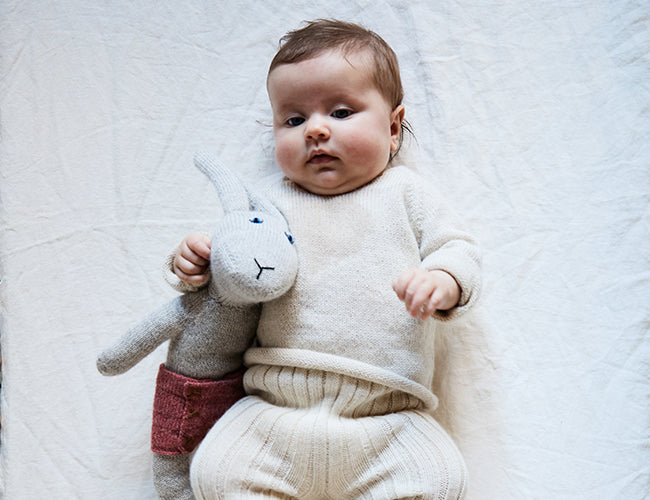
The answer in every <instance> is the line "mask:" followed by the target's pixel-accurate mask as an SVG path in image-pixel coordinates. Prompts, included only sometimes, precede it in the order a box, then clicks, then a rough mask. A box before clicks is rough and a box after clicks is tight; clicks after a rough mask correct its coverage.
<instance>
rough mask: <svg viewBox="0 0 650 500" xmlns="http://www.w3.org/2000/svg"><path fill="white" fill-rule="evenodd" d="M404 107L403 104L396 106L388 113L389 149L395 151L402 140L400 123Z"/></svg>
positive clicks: (404, 111)
mask: <svg viewBox="0 0 650 500" xmlns="http://www.w3.org/2000/svg"><path fill="white" fill-rule="evenodd" d="M405 113H406V109H405V108H404V105H403V104H400V105H399V106H397V107H396V108H395V109H394V110H393V111H392V112H391V114H390V149H391V151H397V150H398V149H399V146H400V144H401V142H402V123H403V122H404V114H405Z"/></svg>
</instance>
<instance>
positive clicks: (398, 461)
mask: <svg viewBox="0 0 650 500" xmlns="http://www.w3.org/2000/svg"><path fill="white" fill-rule="evenodd" d="M346 425H348V426H349V427H350V429H349V430H348V433H349V437H350V439H349V442H348V445H349V449H350V451H348V453H349V454H350V456H349V457H346V458H345V459H344V460H342V461H341V463H340V470H338V471H335V472H334V474H332V477H337V478H339V479H340V481H341V482H342V483H344V484H345V485H346V486H344V487H343V486H342V488H341V490H342V491H343V492H344V494H342V495H341V498H372V499H383V498H390V499H391V500H393V499H420V500H460V499H462V498H463V496H464V494H465V492H466V489H467V470H466V466H465V462H464V460H463V458H462V456H461V454H460V452H459V451H458V448H457V447H456V445H455V444H454V442H453V441H452V440H451V438H450V437H449V436H448V435H447V433H446V432H445V431H444V430H443V429H442V428H441V427H440V425H439V424H438V422H436V420H435V419H434V418H433V417H432V416H431V415H430V414H428V413H426V412H423V411H417V410H405V411H399V412H395V413H389V414H386V415H376V416H370V417H366V418H360V419H355V420H354V421H351V422H348V423H347V424H346ZM330 448H335V447H334V446H330ZM340 449H341V451H343V452H345V446H342V447H341V448H340ZM346 463H347V464H348V465H346ZM352 464H355V465H352ZM355 468H356V469H357V470H356V471H355Z"/></svg>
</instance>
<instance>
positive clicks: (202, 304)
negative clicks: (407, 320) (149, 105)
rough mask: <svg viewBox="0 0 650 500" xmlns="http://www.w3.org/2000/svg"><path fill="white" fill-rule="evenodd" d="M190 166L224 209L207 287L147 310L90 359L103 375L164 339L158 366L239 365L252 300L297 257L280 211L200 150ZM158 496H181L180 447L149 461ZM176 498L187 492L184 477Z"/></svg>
mask: <svg viewBox="0 0 650 500" xmlns="http://www.w3.org/2000/svg"><path fill="white" fill-rule="evenodd" d="M195 164H196V166H197V167H198V168H199V169H200V170H201V171H203V172H204V173H205V174H206V175H207V176H208V177H209V178H210V180H211V181H212V182H213V184H214V185H215V187H216V189H217V191H218V193H219V197H220V199H221V200H222V203H223V208H224V216H223V218H222V219H221V220H220V221H219V222H218V223H217V225H216V227H215V229H214V236H213V239H212V246H211V256H210V268H211V274H212V277H213V279H212V280H211V281H210V284H209V286H208V287H206V288H203V289H201V290H200V291H197V292H188V293H185V294H183V295H181V296H179V297H177V298H175V299H173V300H172V301H171V302H169V303H167V304H165V305H163V306H162V307H160V308H159V309H157V310H156V311H154V312H152V313H151V314H149V315H148V316H147V317H146V318H144V319H143V320H142V321H141V322H140V323H138V324H137V325H136V326H134V327H133V328H131V329H130V330H129V331H128V332H126V334H125V335H124V336H123V337H122V338H121V339H120V340H119V341H118V342H117V343H115V344H114V345H113V346H111V347H109V348H108V349H106V350H105V351H103V352H102V353H101V354H100V355H99V358H98V360H97V367H98V369H99V371H100V372H101V373H102V374H104V375H117V374H120V373H124V372H125V371H127V370H129V369H130V368H131V367H132V366H134V365H135V364H137V363H138V362H139V361H140V360H141V359H143V358H144V357H145V356H147V355H148V354H149V353H151V352H152V351H153V350H154V349H156V348H157V347H158V346H159V345H160V344H162V343H163V342H165V341H166V340H169V341H170V343H169V348H168V351H167V360H166V362H165V367H166V368H167V369H168V370H171V371H173V372H176V373H179V374H181V375H185V376H188V377H193V378H196V379H220V378H222V377H223V376H224V375H225V374H227V373H229V372H232V371H234V370H237V369H238V368H240V367H241V366H242V354H243V352H244V351H245V350H246V348H247V347H248V346H249V345H250V344H251V342H252V340H253V337H254V336H255V332H256V328H257V323H258V319H259V314H260V303H261V302H264V301H268V300H271V299H275V298H277V297H279V296H281V295H282V294H284V293H285V292H286V291H287V290H288V289H289V288H290V287H291V286H292V285H293V283H294V280H295V276H296V273H297V268H298V258H297V255H296V251H295V247H294V246H293V239H292V237H291V235H290V232H289V228H288V226H287V223H286V221H285V219H284V218H283V217H282V215H281V214H280V212H279V211H278V210H277V209H275V208H274V207H273V205H271V204H270V203H269V202H268V201H266V200H265V199H264V198H262V197H260V196H259V195H256V194H254V193H252V192H251V191H250V190H249V189H247V188H245V187H244V185H243V184H242V183H241V182H240V181H239V179H238V178H237V177H236V176H235V175H234V174H233V173H232V172H230V171H229V170H228V169H226V168H224V167H223V166H221V165H220V164H218V163H217V162H216V161H215V160H214V159H213V158H211V157H210V156H209V155H206V154H198V155H197V156H196V157H195ZM154 465H155V468H154V474H155V476H156V477H155V483H156V487H157V488H158V495H159V496H160V498H163V499H172V498H174V499H176V498H181V496H179V493H178V489H179V487H178V483H179V480H178V478H179V477H180V478H181V479H183V478H187V477H188V472H189V471H188V467H189V460H188V459H187V457H184V456H183V455H179V456H176V457H166V458H165V459H162V458H161V459H157V460H155V461H154ZM181 489H183V490H184V493H183V496H182V498H192V496H191V491H190V489H189V481H188V480H185V483H184V486H183V487H182V488H181Z"/></svg>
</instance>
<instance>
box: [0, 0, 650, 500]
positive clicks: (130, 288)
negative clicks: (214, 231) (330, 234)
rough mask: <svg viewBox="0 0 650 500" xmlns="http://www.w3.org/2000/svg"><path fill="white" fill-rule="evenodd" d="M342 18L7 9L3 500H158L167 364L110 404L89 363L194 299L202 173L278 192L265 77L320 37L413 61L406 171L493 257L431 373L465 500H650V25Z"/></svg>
mask: <svg viewBox="0 0 650 500" xmlns="http://www.w3.org/2000/svg"><path fill="white" fill-rule="evenodd" d="M323 4H325V5H324V6H321V5H317V3H316V2H304V1H287V2H263V1H253V0H240V1H237V2H227V1H221V2H216V1H215V2H210V1H207V0H203V1H201V0H188V1H182V2H178V1H175V0H162V1H160V0H159V1H140V2H132V1H125V0H112V1H108V0H107V1H97V2H87V1H82V0H61V1H57V2H52V1H37V0H31V1H30V0H27V1H25V0H4V1H3V2H2V3H1V4H0V44H1V45H0V47H1V49H0V50H1V52H0V58H1V59H0V64H1V66H0V69H1V71H0V79H1V80H0V237H1V241H0V265H1V268H0V275H1V277H2V283H1V284H0V299H1V302H0V306H1V315H2V323H1V339H2V355H3V366H2V369H3V386H2V407H1V411H2V434H1V444H0V452H1V455H0V472H1V476H0V481H1V484H2V491H3V495H4V496H3V497H2V498H6V499H8V500H22V499H29V500H31V499H34V498H53V499H62V500H63V499H65V500H67V499H71V498H79V499H84V500H85V499H100V498H101V499H109V500H111V499H115V500H118V499H119V500H124V499H134V500H141V499H153V498H154V497H155V496H154V492H153V486H152V483H151V474H150V471H149V468H150V453H149V451H148V441H149V426H150V418H151V417H150V412H151V403H152V395H153V384H154V377H155V372H156V366H157V364H158V363H159V362H160V361H161V360H162V359H163V358H164V348H162V349H159V350H158V351H156V353H155V354H154V355H152V356H151V357H150V358H148V359H147V360H146V361H145V362H143V363H141V364H140V365H138V366H137V367H136V368H134V369H133V370H132V371H130V372H128V373H127V374H125V375H122V376H120V377H117V378H102V377H101V376H100V375H99V374H98V373H97V371H96V369H95V356H96V354H97V353H98V351H99V350H100V349H101V348H103V347H104V346H106V345H107V344H108V343H110V342H111V341H112V340H114V339H115V338H116V337H117V336H118V335H120V334H121V333H122V332H123V331H125V329H126V328H127V327H128V326H130V325H131V324H133V323H134V322H135V321H136V320H137V319H139V318H140V317H141V316H142V315H144V314H145V313H146V312H148V311H149V310H151V309H152V308H153V307H154V306H156V305H158V304H161V303H162V302H164V301H166V300H168V299H169V298H170V297H172V296H173V292H172V291H171V290H170V289H169V287H168V286H167V285H166V284H165V283H164V282H163V280H162V277H161V273H160V271H159V268H160V266H161V263H162V261H163V259H164V257H165V255H166V254H167V253H168V252H169V250H170V249H171V248H173V247H174V246H175V245H176V243H177V242H178V241H179V239H180V238H181V237H182V236H183V235H184V234H186V233H187V232H188V231H192V230H197V229H198V230H209V227H210V223H211V221H214V220H216V219H217V218H218V217H219V214H220V208H219V203H218V201H217V200H216V199H215V195H214V191H213V189H212V188H211V186H210V185H209V183H208V182H207V180H206V179H204V178H203V177H202V176H201V174H199V173H198V171H196V170H195V169H194V168H193V167H192V164H191V157H192V154H193V152H194V150H195V149H197V148H198V147H201V146H206V145H208V146H210V147H212V148H213V149H216V150H218V151H220V152H221V155H222V158H223V159H224V160H225V161H226V162H228V163H230V164H232V165H234V166H236V167H237V168H239V169H240V170H241V172H242V173H243V174H244V175H245V176H246V177H248V178H249V179H257V178H259V176H260V175H261V174H264V173H268V172H271V171H273V170H274V169H275V168H276V167H275V165H274V163H273V160H272V144H271V135H270V129H269V127H268V124H269V122H270V112H269V105H268V103H267V97H266V93H265V87H264V80H265V76H266V69H267V66H268V63H269V61H270V59H271V57H272V55H273V54H274V52H275V49H276V44H277V40H278V38H279V37H280V36H281V35H282V34H283V33H284V32H286V31H287V30H289V29H292V28H295V27H297V26H298V25H299V23H300V21H302V20H304V19H314V18H317V17H338V18H342V19H347V20H353V21H357V22H360V23H363V24H365V25H366V26H368V27H370V28H372V29H375V30H376V31H378V32H379V33H381V34H382V35H383V36H384V37H385V38H386V40H387V41H388V42H389V43H390V44H391V45H392V46H393V47H394V49H395V50H396V52H397V53H398V56H399V57H400V61H401V65H402V72H403V78H404V84H405V87H406V94H407V95H406V102H405V103H406V106H407V117H408V119H409V120H410V122H411V124H412V125H413V128H414V130H415V134H416V137H417V142H416V141H411V142H410V144H408V145H407V147H408V148H409V152H408V158H407V160H408V161H410V162H412V163H415V164H417V165H418V166H419V167H421V168H422V169H423V170H425V171H427V172H430V173H431V175H433V176H434V177H435V179H437V181H438V182H439V184H440V186H441V187H442V188H443V189H444V190H445V191H446V192H447V194H448V198H449V200H450V201H452V202H453V203H454V205H455V206H456V208H457V210H458V212H459V213H461V214H462V216H463V217H464V218H465V219H466V220H467V222H468V224H469V226H470V227H471V228H472V229H473V231H474V233H475V234H476V235H477V236H478V237H479V239H480V240H481V243H482V247H483V249H484V262H485V291H484V294H483V298H482V301H481V303H480V306H479V307H478V309H477V310H476V311H475V313H473V314H472V315H471V317H469V318H468V319H466V320H464V321H463V323H461V324H458V325H456V328H455V329H453V330H452V329H450V328H447V327H445V329H444V330H443V331H442V332H441V336H440V339H439V340H440V349H439V351H438V360H437V361H438V372H437V376H438V382H437V387H436V389H437V392H438V393H439V395H440V396H441V399H442V402H443V406H442V408H441V409H440V411H439V413H438V415H439V418H440V420H441V421H442V422H443V423H444V424H445V425H446V426H447V428H448V429H450V431H451V432H452V433H453V435H454V436H455V438H456V440H457V442H458V443H459V445H460V447H461V449H462V451H463V453H464V454H465V456H466V459H467V462H468V464H469V468H470V474H471V479H472V483H471V492H470V495H469V499H470V500H486V499H487V500H492V499H496V500H501V499H504V500H521V499H554V500H556V499H560V500H561V499H567V500H575V499H584V500H592V499H595V498H598V499H599V500H600V499H611V500H615V499H616V500H618V499H625V500H640V499H643V498H648V497H649V493H648V490H649V484H650V470H649V469H650V451H649V450H650V432H649V429H650V417H649V415H650V405H649V400H650V390H649V387H650V383H649V378H650V371H649V361H648V360H649V359H650V342H649V340H648V339H649V336H648V330H649V325H650V314H649V311H648V303H649V302H650V265H649V252H648V242H649V241H650V222H649V219H650V218H649V213H648V212H649V211H648V207H649V200H650V196H649V193H650V27H649V23H650V21H649V19H650V6H648V4H647V2H643V1H633V0H609V1H607V0H600V1H598V0H563V1H559V0H558V1H555V0H553V1H545V2H522V1H519V0H505V1H504V0H500V1H497V0H485V1H481V0H459V1H450V0H440V1H436V2H418V1H415V0H413V1H411V2H405V1H399V0H392V1H385V0H384V1H382V0H373V1H366V0H356V1H349V0H335V1H331V2H323Z"/></svg>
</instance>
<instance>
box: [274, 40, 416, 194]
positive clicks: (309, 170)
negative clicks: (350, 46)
mask: <svg viewBox="0 0 650 500" xmlns="http://www.w3.org/2000/svg"><path fill="white" fill-rule="evenodd" d="M371 61H372V59H371V57H369V55H368V54H366V53H365V52H352V53H349V54H347V55H345V56H344V55H343V53H342V52H340V51H337V50H334V51H328V52H324V53H323V54H320V55H318V56H316V57H314V58H312V59H308V60H305V61H301V62H298V63H293V64H283V65H280V66H278V67H276V68H275V69H273V71H272V72H271V73H270V75H269V78H268V92H269V97H270V100H271V107H272V108H273V133H274V137H275V154H276V158H277V161H278V164H279V165H280V169H281V170H282V172H284V174H285V175H286V176H287V177H288V178H289V179H291V180H292V181H294V182H295V183H296V184H298V185H300V186H302V187H303V188H305V189H307V190H308V191H311V192H313V193H316V194H325V195H332V194H341V193H346V192H349V191H352V190H354V189H356V188H358V187H361V186H363V185H364V184H366V183H368V182H370V181H371V180H372V179H374V178H375V177H377V176H378V175H379V174H381V173H382V172H383V171H384V169H385V168H386V166H387V165H388V161H389V158H390V152H391V150H394V149H396V148H397V146H398V143H399V134H400V126H401V122H402V119H403V116H404V107H403V106H401V105H400V106H398V107H397V108H395V109H394V110H393V109H391V106H390V104H389V103H388V102H387V101H386V99H385V98H384V97H383V96H382V95H381V93H380V92H379V90H377V88H376V87H375V85H374V84H373V82H372V78H371V74H372V72H371V64H372V63H371Z"/></svg>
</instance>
